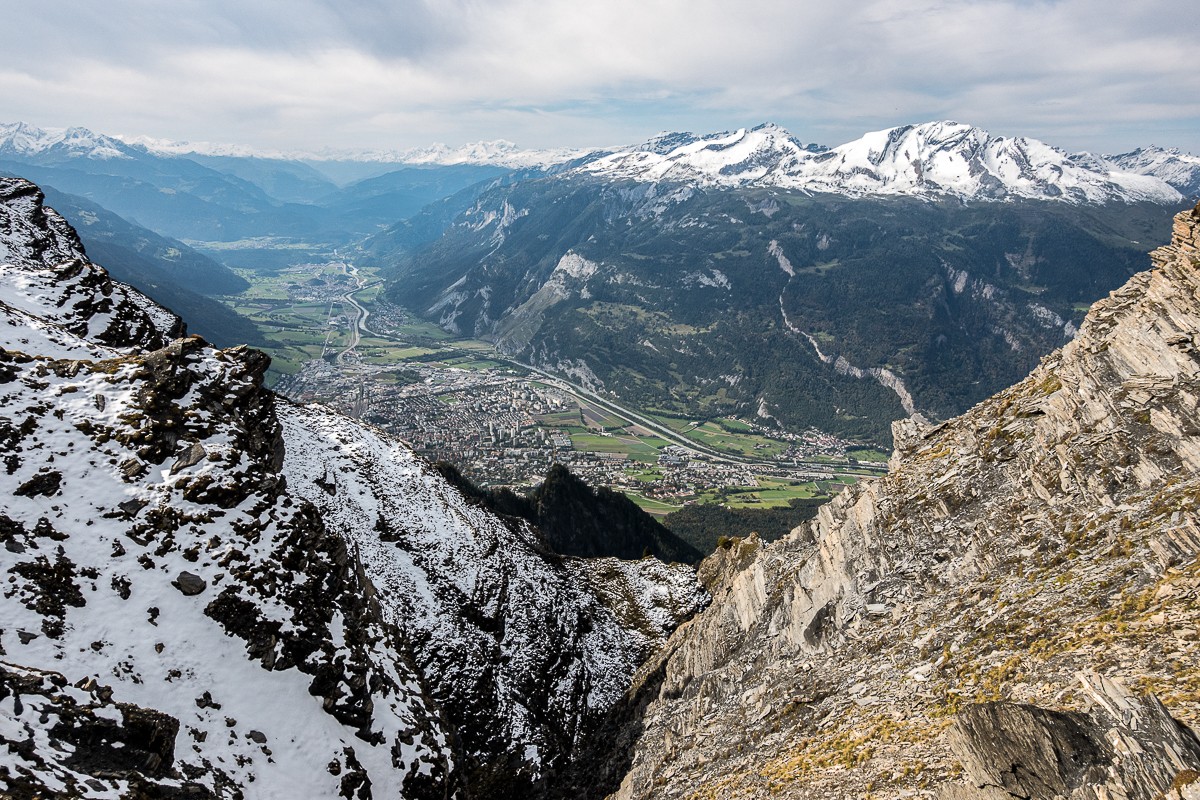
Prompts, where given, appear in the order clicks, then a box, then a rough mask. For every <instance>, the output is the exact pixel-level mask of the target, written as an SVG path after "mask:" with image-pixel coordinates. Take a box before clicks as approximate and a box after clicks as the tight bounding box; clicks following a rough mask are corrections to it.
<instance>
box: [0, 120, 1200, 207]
mask: <svg viewBox="0 0 1200 800" xmlns="http://www.w3.org/2000/svg"><path fill="white" fill-rule="evenodd" d="M139 154H140V155H144V154H151V155H159V156H167V157H178V156H188V155H206V156H227V157H237V158H269V159H280V160H293V161H351V162H367V163H381V164H410V165H418V166H420V165H429V166H435V165H437V166H448V165H491V166H499V167H507V168H510V169H548V168H551V167H555V166H561V165H567V166H571V165H572V164H574V166H573V168H572V169H571V173H574V174H581V175H590V176H593V177H598V178H603V179H609V180H635V181H639V182H660V181H663V182H674V183H684V184H689V185H694V186H712V187H725V188H741V187H775V188H782V189H794V190H801V191H807V192H825V193H834V194H844V195H849V196H864V195H876V196H918V197H935V196H953V197H959V198H962V199H966V200H1006V199H1017V198H1030V199H1039V200H1059V201H1065V202H1069V203H1075V204H1082V203H1108V202H1153V203H1167V204H1169V203H1177V202H1180V201H1181V200H1182V198H1183V197H1184V196H1187V197H1192V196H1195V195H1196V194H1197V193H1200V157H1197V156H1193V155H1190V154H1188V153H1183V152H1180V151H1179V150H1165V149H1163V148H1158V147H1146V148H1139V149H1138V150H1134V151H1132V152H1130V153H1123V154H1118V155H1104V156H1094V155H1092V154H1090V153H1074V154H1071V153H1067V152H1065V151H1063V150H1061V149H1059V148H1057V147H1053V146H1051V145H1048V144H1046V143H1044V142H1041V141H1038V140H1037V139H1032V138H1028V137H1024V136H1020V137H1002V136H993V135H992V134H990V133H988V132H987V131H985V130H983V129H982V128H978V127H974V126H971V125H965V124H962V123H958V122H951V121H934V122H924V123H919V124H912V125H902V126H898V127H895V128H888V129H885V130H880V131H873V132H870V133H867V134H864V135H863V136H862V137H860V138H859V139H856V140H854V141H852V142H847V143H845V144H842V145H839V146H837V147H833V148H829V147H826V146H824V145H818V144H805V143H803V142H802V141H801V140H800V139H798V138H797V137H795V136H793V135H792V134H791V133H790V132H789V131H787V130H786V129H785V128H783V127H781V126H779V125H776V124H774V123H764V124H762V125H759V126H757V127H755V128H749V129H746V128H742V129H739V130H736V131H732V132H723V133H711V134H701V135H697V134H693V133H683V132H663V133H660V134H657V135H655V136H653V137H651V138H650V139H648V140H646V141H645V142H641V143H639V144H635V145H631V146H627V147H618V148H602V149H599V150H597V149H590V150H589V149H579V148H552V149H541V150H536V149H535V150H526V149H522V148H520V147H518V146H517V145H516V144H514V143H513V142H510V141H507V140H505V139H496V140H492V141H478V142H471V143H468V144H464V145H462V146H461V147H452V146H449V145H445V144H441V143H436V144H432V145H429V146H427V147H415V148H409V149H338V148H323V149H320V150H316V151H300V150H294V151H288V150H274V149H270V150H262V149H256V148H253V147H248V146H244V145H234V144H221V143H213V142H204V141H201V142H186V141H172V140H169V139H161V138H154V137H149V136H120V135H119V136H115V137H113V136H105V135H102V134H97V133H93V132H91V131H89V130H87V129H86V128H79V127H75V128H65V129H45V130H43V129H41V128H37V127H35V126H32V125H29V124H26V123H24V122H16V123H0V157H2V156H4V155H8V156H10V157H15V158H18V159H41V160H46V159H54V158H71V157H86V158H90V159H101V160H102V159H111V158H133V157H137V156H138V155H139Z"/></svg>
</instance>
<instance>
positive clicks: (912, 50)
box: [0, 0, 1200, 151]
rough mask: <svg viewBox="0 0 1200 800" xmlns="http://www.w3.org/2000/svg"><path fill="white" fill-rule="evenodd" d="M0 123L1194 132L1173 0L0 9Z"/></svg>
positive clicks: (410, 133)
mask: <svg viewBox="0 0 1200 800" xmlns="http://www.w3.org/2000/svg"><path fill="white" fill-rule="evenodd" d="M6 15H7V16H8V17H10V19H9V25H8V27H9V29H10V30H20V31H23V33H24V35H22V36H18V37H11V38H10V39H9V40H8V42H7V43H6V49H7V52H6V55H5V59H4V60H5V64H4V66H3V67H0V108H2V109H3V115H4V117H5V118H6V119H26V120H27V121H30V122H33V123H35V124H41V125H68V124H82V125H87V126H89V127H94V128H97V129H99V130H105V131H112V132H122V133H127V134H140V133H145V134H150V135H154V136H163V137H170V138H190V139H207V140H213V141H236V142H246V143H249V144H254V145H259V146H277V147H314V148H315V147H320V146H323V145H334V146H343V145H344V146H377V147H397V146H408V145H419V144H425V143H428V142H429V141H431V140H435V139H440V140H443V141H448V142H451V143H455V142H462V141H467V140H471V139H478V138H496V137H504V138H509V139H513V140H515V141H518V142H520V143H522V144H525V145H527V146H542V145H558V144H574V145H594V144H605V143H623V142H627V141H631V140H634V139H639V138H642V137H644V136H645V135H647V134H649V133H653V132H655V131H657V130H660V129H666V128H671V129H679V128H692V129H701V130H709V129H715V128H724V127H736V126H739V125H746V124H754V123H756V122H759V121H762V120H765V119H771V120H775V121H778V122H780V123H782V124H785V125H788V126H789V127H791V128H793V129H794V130H795V131H796V132H797V133H798V134H799V135H800V136H802V137H803V138H806V139H813V140H818V141H823V142H826V143H838V142H840V141H844V140H846V139H849V138H852V137H854V136H857V135H858V134H860V133H861V132H863V131H864V130H866V129H869V128H878V127H886V126H889V125H894V124H900V123H904V122H914V121H920V120H924V119H930V118H955V119H960V120H962V121H966V122H972V123H975V124H979V125H983V126H984V127H988V128H991V129H993V130H995V132H997V133H1004V134H1009V135H1012V134H1028V135H1032V136H1037V137H1038V138H1042V139H1045V140H1047V141H1050V142H1051V143H1055V144H1060V145H1062V146H1065V147H1068V148H1071V149H1074V148H1084V147H1087V148H1091V149H1097V150H1117V149H1125V148H1129V147H1133V146H1136V145H1138V144H1145V143H1148V142H1149V141H1154V142H1156V143H1159V144H1165V145H1177V146H1182V147H1185V148H1188V149H1192V150H1194V151H1200V124H1197V122H1198V121H1200V73H1198V72H1197V71H1196V70H1195V69H1194V67H1193V63H1192V60H1191V59H1189V55H1190V52H1191V51H1192V50H1194V42H1193V41H1192V37H1191V36H1190V35H1189V34H1190V31H1189V30H1188V26H1187V25H1180V24H1179V15H1180V9H1179V7H1178V5H1177V4H1168V3H1166V2H1159V0H1149V1H1148V2H1140V3H1137V4H1132V3H1128V2H1124V3H1117V2H1112V0H1062V2H1043V1H1041V0H977V1H972V0H967V1H966V2H953V3H942V2H935V1H934V0H890V1H888V2H884V1H883V0H876V1H875V2H867V3H861V4H846V3H832V2H795V0H791V1H790V2H783V1H782V0H755V1H754V2H743V3H740V4H737V5H736V6H734V5H732V4H729V3H727V2H715V0H690V2H684V1H683V0H640V1H639V2H633V1H632V0H608V2H592V3H584V2H565V0H537V1H535V0H497V1H494V2H482V0H452V1H451V0H444V1H442V2H422V1H421V0H405V1H404V2H401V3H394V2H387V3H384V2H368V3H354V4H345V3H342V4H334V3H327V2H317V0H298V1H297V2H286V3H285V2H262V1H260V2H246V1H245V0H242V2H232V0H220V1H219V2H211V1H210V2H202V1H201V0H186V2H177V3H171V4H161V3H158V2H151V1H150V0H111V1H110V2H108V3H105V4H52V5H45V4H41V5H39V6H37V7H36V8H34V7H33V5H32V4H22V5H19V6H16V7H13V8H10V9H7V10H6Z"/></svg>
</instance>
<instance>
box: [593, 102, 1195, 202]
mask: <svg viewBox="0 0 1200 800" xmlns="http://www.w3.org/2000/svg"><path fill="white" fill-rule="evenodd" d="M577 171H578V172H579V173H582V174H588V175H593V176H599V177H605V178H610V179H629V180H636V181H640V182H647V181H654V182H657V181H662V182H670V183H687V184H695V185H698V186H721V187H746V186H760V187H778V188H784V189H801V190H805V191H810V192H829V193H834V194H846V195H918V196H927V197H933V196H939V195H949V196H954V197H959V198H963V199H968V200H1007V199H1014V198H1032V199H1039V200H1061V201H1066V202H1069V203H1077V204H1078V203H1105V202H1112V201H1122V202H1142V201H1147V202H1154V203H1173V202H1178V201H1179V200H1180V199H1182V196H1181V195H1180V194H1179V192H1178V191H1177V190H1175V189H1174V188H1172V187H1171V186H1170V185H1168V184H1166V183H1165V182H1164V181H1162V180H1159V179H1158V178H1155V177H1153V176H1149V175H1139V174H1133V173H1132V172H1124V171H1120V169H1119V168H1117V167H1116V166H1115V164H1106V165H1102V166H1100V167H1099V168H1089V167H1088V166H1084V165H1081V164H1079V163H1076V162H1075V161H1073V160H1072V158H1071V156H1070V155H1068V154H1067V153H1065V152H1063V151H1062V150H1059V149H1057V148H1055V147H1051V146H1050V145H1048V144H1045V143H1043V142H1039V141H1037V140H1036V139H1029V138H1026V137H1017V138H1005V137H999V136H993V135H991V134H989V133H988V132H987V131H985V130H983V129H981V128H976V127H973V126H970V125H963V124H961V123H958V122H926V123H922V124H919V125H904V126H900V127H897V128H889V129H887V130H882V131H875V132H873V133H868V134H866V135H865V136H863V137H862V138H861V139H857V140H855V141H853V142H848V143H846V144H843V145H840V146H838V147H834V148H832V149H826V148H821V147H818V146H814V145H807V146H806V145H802V144H801V143H800V142H799V140H797V139H796V138H795V137H794V136H792V135H791V134H790V133H788V132H787V131H786V130H784V129H783V128H781V127H779V126H777V125H771V124H767V125H762V126H759V127H757V128H753V129H749V130H746V129H742V130H738V131H735V132H733V133H721V134H713V135H711V136H703V137H694V136H691V135H690V134H672V135H666V136H659V137H656V138H655V139H653V140H651V141H650V142H647V143H646V144H643V145H638V146H635V147H632V148H626V149H624V150H619V151H617V152H615V153H611V154H609V155H605V156H601V157H599V158H597V159H595V160H592V161H590V162H588V163H585V164H583V165H582V166H580V167H578V168H577Z"/></svg>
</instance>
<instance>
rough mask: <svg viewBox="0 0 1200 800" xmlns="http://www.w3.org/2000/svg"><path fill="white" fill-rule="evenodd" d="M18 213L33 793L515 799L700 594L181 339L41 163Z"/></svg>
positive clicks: (17, 614) (0, 716) (249, 362)
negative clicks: (95, 249)
mask: <svg viewBox="0 0 1200 800" xmlns="http://www.w3.org/2000/svg"><path fill="white" fill-rule="evenodd" d="M0 219H3V220H4V221H5V223H4V224H5V225H6V226H7V227H6V228H5V230H4V232H3V236H0V241H2V242H3V243H4V245H3V246H4V247H5V250H4V251H3V255H4V258H3V261H4V265H3V266H2V267H0V319H7V320H8V325H7V327H5V328H4V337H5V338H4V339H3V340H0V345H2V347H0V442H2V443H3V447H2V448H0V450H2V454H3V460H2V461H0V466H2V467H3V469H2V470H0V545H2V546H3V550H0V580H2V581H3V583H2V584H0V586H2V588H0V660H2V661H3V662H4V666H3V670H2V671H0V741H2V742H3V746H2V747H0V785H3V786H5V788H6V790H8V789H11V790H12V791H14V792H16V793H17V796H28V797H36V796H45V795H47V794H55V795H60V796H71V797H144V796H155V797H181V798H183V797H197V798H200V797H208V796H216V797H338V796H341V797H347V798H351V797H353V798H369V797H409V798H444V797H448V796H454V795H456V794H457V795H459V796H495V797H500V796H505V795H512V796H517V795H519V794H520V793H521V792H523V791H526V790H528V789H529V788H530V787H532V786H534V785H535V784H537V783H538V782H539V781H544V780H545V779H546V776H548V775H549V774H551V773H552V772H553V770H554V769H556V768H558V767H559V766H560V765H562V764H565V763H566V762H567V761H568V760H569V758H570V755H571V752H572V750H573V749H574V748H575V747H576V745H577V743H578V742H580V741H583V740H584V739H585V738H586V737H587V735H588V733H589V732H590V730H591V729H592V728H593V727H595V726H596V725H597V724H598V721H599V718H600V717H601V716H602V715H603V713H604V711H605V710H606V709H607V707H608V705H611V704H612V703H613V702H615V701H616V700H617V699H618V698H619V697H620V695H621V693H622V691H623V690H624V688H625V686H626V685H627V683H628V680H629V678H630V676H631V675H632V673H633V670H634V669H635V668H636V666H637V664H638V663H639V661H640V660H641V659H642V658H644V657H645V656H646V655H647V654H648V653H649V651H650V650H651V649H652V648H653V647H654V646H655V645H656V644H658V643H660V642H661V641H662V640H663V639H665V636H666V633H667V632H668V631H669V630H670V629H671V628H672V627H673V626H674V625H675V624H677V623H678V621H679V620H680V619H681V618H683V617H684V616H686V615H687V614H690V613H691V612H692V611H693V610H694V609H695V608H696V607H697V606H698V604H699V603H700V602H701V601H702V600H703V598H704V595H703V593H702V591H701V590H700V589H699V587H698V586H696V584H695V582H694V580H693V579H692V578H691V576H690V574H689V573H688V571H687V570H684V569H681V568H671V567H666V566H665V565H661V564H659V563H658V562H653V563H650V562H649V561H647V562H612V563H611V564H610V565H609V566H608V567H605V566H604V565H603V564H584V563H582V562H577V561H572V560H563V559H561V558H558V557H557V556H554V555H553V554H549V553H546V552H544V551H543V550H542V549H541V548H540V546H539V545H538V543H537V537H536V535H535V534H534V533H533V532H531V531H530V530H529V529H528V528H526V527H520V526H512V527H510V526H509V525H508V524H506V523H505V522H503V521H502V520H500V519H499V518H496V517H494V516H491V515H489V514H487V513H485V512H484V511H482V510H480V509H477V508H474V507H472V506H470V505H469V504H468V503H467V502H466V500H465V498H463V497H462V496H461V495H459V494H458V492H457V491H456V490H454V489H452V488H451V487H449V486H448V485H447V484H446V483H445V482H444V481H443V480H441V478H440V477H439V476H438V475H437V474H436V472H435V471H433V470H432V468H430V467H428V466H427V465H425V464H423V463H420V462H419V461H417V460H416V459H415V457H414V456H413V455H412V454H411V452H409V451H407V450H405V449H404V448H402V447H401V446H399V445H397V444H395V443H393V442H389V441H387V440H385V439H384V438H383V437H382V436H381V435H379V434H377V433H376V432H373V431H371V430H368V429H365V428H362V427H361V426H359V425H358V424H357V423H354V422H352V421H350V420H347V419H345V418H342V417H339V416H338V415H336V414H334V413H333V412H330V411H328V410H325V409H322V408H319V407H307V408H300V407H296V406H294V405H292V404H290V403H288V402H287V401H285V400H282V399H281V398H278V397H276V396H275V395H274V394H272V393H271V392H269V391H267V390H265V389H264V388H263V387H262V380H261V379H262V375H263V372H264V371H265V369H266V367H267V359H266V357H265V356H263V355H262V354H261V353H257V352H255V351H252V350H247V349H245V348H233V349H229V350H216V349H213V348H212V347H210V346H208V345H207V344H206V343H205V342H204V341H203V340H201V339H199V338H196V337H192V338H187V339H172V337H173V336H174V334H175V333H177V332H179V331H180V326H179V323H178V319H177V318H175V317H174V316H173V315H170V314H169V313H168V312H165V311H163V310H162V309H159V308H157V307H155V306H153V304H151V303H150V302H149V301H147V300H145V298H142V297H141V296H140V295H138V294H137V293H136V292H134V291H132V290H129V289H127V288H126V287H122V286H120V285H118V284H114V283H112V282H111V281H109V280H108V278H107V275H106V274H105V273H104V271H103V270H102V269H101V268H99V267H97V266H95V265H93V264H91V263H90V262H88V261H87V259H86V258H85V257H84V256H83V254H82V251H81V250H79V248H78V246H77V244H78V243H77V240H74V239H73V238H72V237H71V236H70V235H69V234H70V231H69V228H65V227H63V225H62V224H61V220H60V219H59V218H58V217H57V216H56V215H54V214H53V212H51V211H50V210H48V209H43V208H41V206H40V195H38V194H37V192H36V189H34V188H33V187H32V185H31V184H27V183H25V182H20V181H0ZM60 258H61V259H65V262H59V261H58V259H60ZM47 298H49V299H47ZM58 298H66V300H64V301H63V302H62V303H59V302H58ZM88 336H95V337H98V338H99V341H97V340H96V339H93V338H87V337H88ZM106 337H107V338H106ZM139 337H142V338H140V339H139ZM605 569H607V570H608V572H604V570H605ZM609 573H611V574H609ZM602 590H603V591H602Z"/></svg>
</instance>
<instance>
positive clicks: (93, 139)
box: [0, 122, 130, 160]
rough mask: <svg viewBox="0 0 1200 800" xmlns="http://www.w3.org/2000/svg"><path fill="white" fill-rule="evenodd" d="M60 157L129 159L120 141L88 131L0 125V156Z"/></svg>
mask: <svg viewBox="0 0 1200 800" xmlns="http://www.w3.org/2000/svg"><path fill="white" fill-rule="evenodd" d="M4 155H15V156H19V157H25V158H28V157H30V156H47V155H53V156H59V157H63V158H92V159H101V160H102V159H110V158H129V157H130V156H129V147H128V146H127V145H126V144H125V143H124V142H122V141H120V140H119V139H114V138H113V137H111V136H105V135H103V134H99V133H93V132H92V131H89V130H88V129H87V128H46V129H43V128H37V127H34V126H33V125H28V124H26V123H24V122H11V123H3V122H0V156H4Z"/></svg>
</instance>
